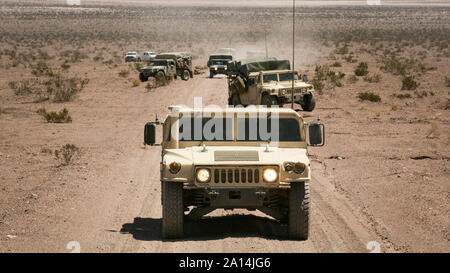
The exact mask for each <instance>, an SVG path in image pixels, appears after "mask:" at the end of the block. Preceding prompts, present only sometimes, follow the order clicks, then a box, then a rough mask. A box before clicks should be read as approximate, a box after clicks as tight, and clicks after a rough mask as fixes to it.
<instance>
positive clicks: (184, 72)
mask: <svg viewBox="0 0 450 273" xmlns="http://www.w3.org/2000/svg"><path fill="white" fill-rule="evenodd" d="M190 76H191V75H190V74H189V71H188V70H183V73H182V74H181V79H183V81H187V80H189V78H190Z"/></svg>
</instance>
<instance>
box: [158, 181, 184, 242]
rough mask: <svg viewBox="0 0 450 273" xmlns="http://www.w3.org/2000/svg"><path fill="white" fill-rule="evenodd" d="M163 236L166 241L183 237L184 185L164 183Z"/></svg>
mask: <svg viewBox="0 0 450 273" xmlns="http://www.w3.org/2000/svg"><path fill="white" fill-rule="evenodd" d="M162 186H163V188H162V194H163V200H162V203H163V206H162V207H163V211H162V215H163V219H162V236H163V238H166V239H176V238H181V237H183V220H184V211H183V183H176V182H163V183H162Z"/></svg>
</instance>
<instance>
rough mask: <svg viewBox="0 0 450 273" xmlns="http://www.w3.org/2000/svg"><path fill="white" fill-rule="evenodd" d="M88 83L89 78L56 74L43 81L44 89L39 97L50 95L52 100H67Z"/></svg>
mask: <svg viewBox="0 0 450 273" xmlns="http://www.w3.org/2000/svg"><path fill="white" fill-rule="evenodd" d="M88 83H89V79H82V78H79V77H77V76H74V77H66V76H63V75H61V74H57V75H56V76H54V77H51V78H49V79H48V80H46V81H44V82H43V85H44V86H45V89H44V91H43V93H41V97H42V96H44V97H46V98H50V97H52V100H53V102H67V101H70V100H71V99H72V98H73V97H74V96H75V95H76V94H77V93H79V92H81V91H82V90H83V89H84V87H85V86H86V85H87V84H88Z"/></svg>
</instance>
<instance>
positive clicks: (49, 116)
mask: <svg viewBox="0 0 450 273" xmlns="http://www.w3.org/2000/svg"><path fill="white" fill-rule="evenodd" d="M36 113H38V114H39V115H41V116H42V117H43V118H44V119H45V120H47V122H49V123H69V122H72V117H71V116H70V115H69V111H68V110H67V109H66V108H64V109H63V110H61V111H59V112H47V111H46V110H45V108H41V109H39V110H37V111H36Z"/></svg>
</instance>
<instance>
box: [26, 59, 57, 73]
mask: <svg viewBox="0 0 450 273" xmlns="http://www.w3.org/2000/svg"><path fill="white" fill-rule="evenodd" d="M31 74H33V75H34V76H36V77H41V76H49V77H52V76H54V75H55V73H54V72H53V70H52V68H51V67H49V66H48V64H47V63H46V62H42V61H40V62H38V63H37V64H36V65H33V66H32V70H31Z"/></svg>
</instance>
